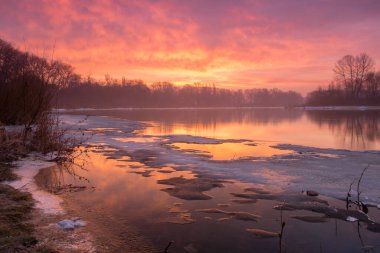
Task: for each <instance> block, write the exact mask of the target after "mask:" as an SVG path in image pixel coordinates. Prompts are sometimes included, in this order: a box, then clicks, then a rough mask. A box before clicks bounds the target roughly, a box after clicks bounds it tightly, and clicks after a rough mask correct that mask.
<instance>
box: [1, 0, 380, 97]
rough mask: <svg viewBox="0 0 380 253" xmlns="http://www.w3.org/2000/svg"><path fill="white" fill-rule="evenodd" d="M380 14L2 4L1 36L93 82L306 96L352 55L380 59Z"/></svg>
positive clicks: (351, 8)
mask: <svg viewBox="0 0 380 253" xmlns="http://www.w3.org/2000/svg"><path fill="white" fill-rule="evenodd" d="M336 9H340V10H341V12H342V13H341V12H339V13H337V12H335V11H332V10H336ZM379 12H380V4H379V2H378V1H376V0H368V1H365V2H362V3H360V4H358V3H357V1H354V0H347V1H332V2H331V3H326V2H325V1H323V2H318V1H315V2H313V3H310V1H306V0H304V1H296V0H284V1H274V0H268V1H258V0H257V1H254V0H251V1H249V0H240V1H227V0H220V1H207V2H205V1H186V2H184V1H174V0H172V1H170V0H169V1H151V0H144V1H138V0H135V1H118V0H95V1H86V0H82V1H74V0H57V1H44V0H36V1H27V0H20V1H10V0H3V1H1V2H0V37H1V38H3V39H5V40H8V41H10V42H12V43H14V45H16V46H18V47H20V48H21V49H26V50H29V51H32V52H34V53H37V54H39V55H42V56H46V57H51V56H52V57H54V58H56V59H60V60H62V61H65V62H67V63H69V64H71V65H73V66H74V67H75V68H76V70H77V71H78V72H79V73H81V74H83V75H87V74H89V73H91V74H92V76H94V77H96V78H102V77H103V76H104V75H105V74H110V75H111V76H113V77H117V78H120V77H121V76H125V77H127V78H131V79H143V80H146V81H147V82H153V81H163V80H166V81H171V82H174V83H177V84H183V83H191V82H194V81H200V82H213V83H216V84H217V85H219V86H224V87H235V88H253V87H278V88H282V89H289V88H292V89H297V90H300V91H303V92H306V91H309V90H311V89H313V88H315V86H317V85H324V84H327V83H328V82H329V79H330V78H331V77H332V72H331V68H332V66H333V64H334V62H335V61H336V60H338V59H339V58H340V57H342V56H343V55H345V54H348V53H352V54H356V53H359V52H362V51H365V52H367V53H368V54H370V55H372V56H373V57H374V59H375V60H377V59H380V51H379V49H378V46H377V42H378V41H379V39H380V31H379V30H378V29H377V27H378V25H379V24H380V17H379V15H378V13H379ZM53 52H54V54H53Z"/></svg>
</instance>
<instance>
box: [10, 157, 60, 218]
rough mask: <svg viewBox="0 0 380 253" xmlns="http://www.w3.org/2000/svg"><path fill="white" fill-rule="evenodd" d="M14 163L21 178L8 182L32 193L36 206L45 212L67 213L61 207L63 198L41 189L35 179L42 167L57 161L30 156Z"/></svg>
mask: <svg viewBox="0 0 380 253" xmlns="http://www.w3.org/2000/svg"><path fill="white" fill-rule="evenodd" d="M13 165H14V166H15V169H14V170H13V172H14V173H15V174H16V175H17V176H18V177H19V179H17V180H15V181H10V182H7V184H8V185H9V186H12V187H13V188H15V189H17V190H21V191H27V192H29V193H30V194H32V197H33V199H34V200H35V201H36V208H38V209H40V210H41V211H42V212H43V213H44V214H52V215H61V214H64V213H65V212H64V210H63V208H62V207H61V203H62V199H61V198H59V197H58V196H56V195H54V194H51V193H49V192H46V191H44V190H41V189H40V188H39V187H38V186H37V184H36V182H35V179H34V177H35V176H36V175H37V174H38V172H39V171H40V170H41V169H45V168H50V167H53V166H56V163H54V162H47V161H43V160H42V159H41V158H36V159H32V158H31V157H28V158H26V159H23V160H19V161H16V162H14V163H13Z"/></svg>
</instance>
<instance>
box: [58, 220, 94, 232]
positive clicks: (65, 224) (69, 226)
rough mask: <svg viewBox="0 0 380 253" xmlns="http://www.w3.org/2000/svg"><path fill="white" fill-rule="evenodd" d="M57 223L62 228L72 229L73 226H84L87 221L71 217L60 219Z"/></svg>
mask: <svg viewBox="0 0 380 253" xmlns="http://www.w3.org/2000/svg"><path fill="white" fill-rule="evenodd" d="M57 224H58V226H59V227H60V228H61V229H63V230H73V229H74V228H79V227H84V226H86V224H87V223H86V222H85V221H83V220H81V219H79V218H72V219H70V220H69V219H66V220H61V221H59V222H57Z"/></svg>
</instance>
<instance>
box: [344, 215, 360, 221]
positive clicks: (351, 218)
mask: <svg viewBox="0 0 380 253" xmlns="http://www.w3.org/2000/svg"><path fill="white" fill-rule="evenodd" d="M357 220H358V219H356V218H355V217H352V216H348V217H347V218H346V221H350V222H355V221H357Z"/></svg>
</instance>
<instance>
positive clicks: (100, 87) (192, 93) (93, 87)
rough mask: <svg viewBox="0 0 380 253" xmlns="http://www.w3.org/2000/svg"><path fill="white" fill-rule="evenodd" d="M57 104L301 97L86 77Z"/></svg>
mask: <svg viewBox="0 0 380 253" xmlns="http://www.w3.org/2000/svg"><path fill="white" fill-rule="evenodd" d="M58 99H59V101H58V104H59V106H60V107H63V108H78V107H89V108H115V107H140V108H149V107H152V108H173V107H246V106H297V105H302V103H303V98H302V96H301V95H300V94H299V93H297V92H294V91H281V90H279V89H246V90H230V89H223V88H217V87H216V86H215V85H213V84H201V83H195V84H191V85H190V84H188V85H184V86H176V85H174V84H172V83H169V82H155V83H153V84H152V85H147V84H145V83H144V82H143V81H140V80H126V79H122V81H121V82H120V81H117V80H113V81H112V82H108V83H103V82H99V81H95V80H93V79H90V78H87V79H85V80H82V81H81V82H78V83H76V84H72V85H69V86H67V87H64V88H62V89H60V90H59V96H58Z"/></svg>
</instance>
